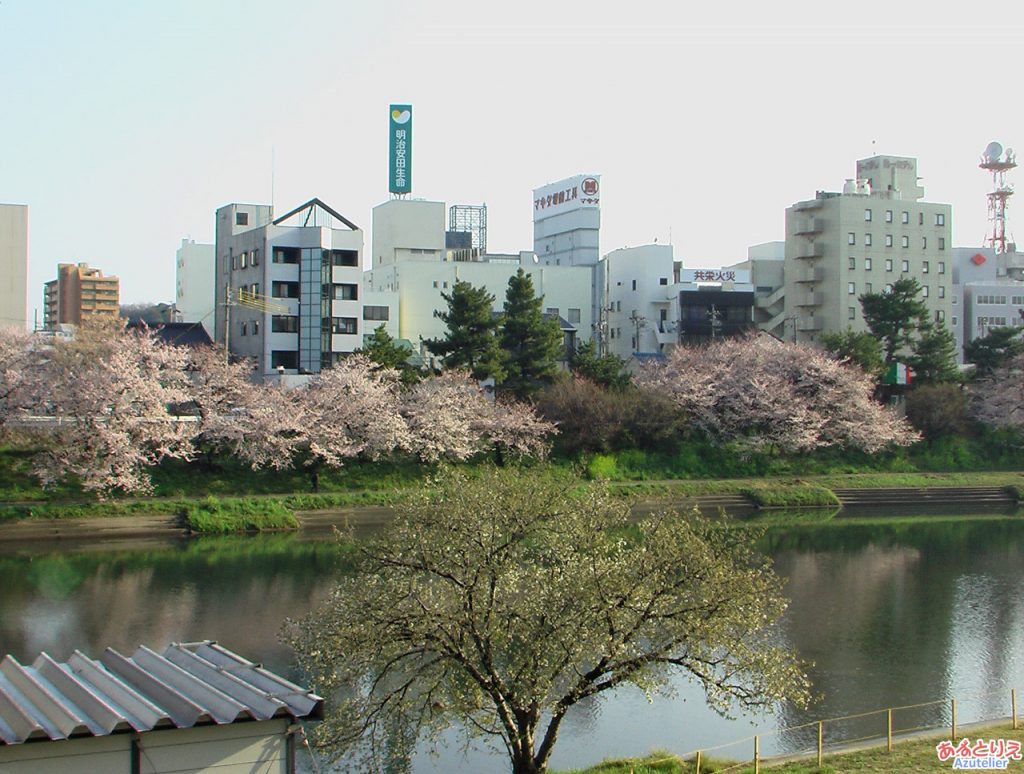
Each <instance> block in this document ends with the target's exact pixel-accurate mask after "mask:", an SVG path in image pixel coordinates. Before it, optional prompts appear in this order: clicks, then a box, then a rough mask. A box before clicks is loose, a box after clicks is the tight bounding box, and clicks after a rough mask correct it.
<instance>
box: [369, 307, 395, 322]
mask: <svg viewBox="0 0 1024 774" xmlns="http://www.w3.org/2000/svg"><path fill="white" fill-rule="evenodd" d="M363 319H364V320H390V319H391V310H390V309H389V308H388V307H386V306H364V307H363Z"/></svg>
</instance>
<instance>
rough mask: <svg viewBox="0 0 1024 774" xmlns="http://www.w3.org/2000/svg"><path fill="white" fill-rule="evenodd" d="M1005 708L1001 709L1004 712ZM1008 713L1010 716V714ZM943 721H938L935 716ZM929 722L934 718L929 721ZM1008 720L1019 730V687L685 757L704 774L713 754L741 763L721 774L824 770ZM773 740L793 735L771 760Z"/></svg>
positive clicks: (831, 721)
mask: <svg viewBox="0 0 1024 774" xmlns="http://www.w3.org/2000/svg"><path fill="white" fill-rule="evenodd" d="M1000 707H1001V708H1000ZM1007 710H1008V711H1009V714H1008V715H1007V714H1006V713H1007ZM936 717H939V718H940V720H939V721H938V722H936V720H935V718H936ZM928 718H931V720H929V719H928ZM1007 718H1009V720H1010V721H1011V723H1012V725H1013V728H1015V729H1016V728H1018V727H1019V726H1018V720H1017V689H1016V688H1011V689H1008V690H1007V689H1004V690H1001V691H993V692H989V693H979V694H972V695H968V696H962V697H960V700H959V701H958V700H957V699H956V698H953V697H948V698H943V699H936V700H935V701H928V702H922V703H920V704H907V705H904V706H900V707H888V708H886V709H879V710H871V711H870V712H861V713H858V714H855V715H844V716H841V717H834V718H827V719H824V720H814V721H810V722H808V723H802V724H800V725H796V726H789V727H787V728H780V729H778V730H776V731H771V732H768V733H764V734H756V735H754V736H748V737H744V738H742V739H737V740H734V741H732V742H726V743H724V744H720V745H716V746H714V747H704V748H701V749H698V750H691V751H690V752H688V753H684V754H683V755H682V756H681V757H682V758H683V759H684V760H687V761H692V762H693V763H694V764H695V766H694V771H696V772H698V774H699V772H700V771H701V766H702V763H704V762H707V761H708V759H709V757H711V756H713V757H714V758H715V759H716V760H718V761H721V759H723V758H724V759H726V760H729V761H737V760H738V762H737V763H732V764H731V765H728V766H725V767H722V766H721V764H720V763H718V764H716V767H715V771H716V772H717V773H718V774H726V772H740V771H744V770H750V768H751V767H753V771H754V772H755V774H760V771H761V766H762V764H769V765H775V764H779V763H783V762H786V761H798V760H807V761H810V760H814V759H815V758H816V759H817V765H818V766H819V767H820V766H821V765H822V763H823V760H824V757H825V755H826V754H832V753H837V752H843V751H849V750H851V749H858V750H859V749H870V748H877V747H885V748H886V750H887V751H888V752H892V746H893V743H894V741H895V740H897V739H902V738H906V737H911V736H914V735H919V734H923V733H928V732H936V733H937V732H941V731H944V730H948V731H949V738H950V740H951V741H953V740H956V739H957V738H959V737H958V732H959V731H963V730H964V728H965V727H966V726H968V725H976V724H978V723H988V722H991V723H995V722H998V721H1001V720H1006V719H1007ZM772 737H788V744H787V745H785V746H786V747H787V748H789V752H786V753H783V754H777V755H771V756H763V755H762V754H761V747H762V743H763V742H764V741H765V740H767V739H771V738H772Z"/></svg>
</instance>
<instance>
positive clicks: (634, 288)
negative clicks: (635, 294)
mask: <svg viewBox="0 0 1024 774" xmlns="http://www.w3.org/2000/svg"><path fill="white" fill-rule="evenodd" d="M633 290H636V280H633Z"/></svg>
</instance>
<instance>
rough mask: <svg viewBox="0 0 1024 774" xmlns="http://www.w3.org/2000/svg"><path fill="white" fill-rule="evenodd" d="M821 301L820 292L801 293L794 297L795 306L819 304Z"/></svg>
mask: <svg viewBox="0 0 1024 774" xmlns="http://www.w3.org/2000/svg"><path fill="white" fill-rule="evenodd" d="M823 303H825V302H824V301H823V299H822V295H821V293H802V294H800V295H799V296H797V299H796V305H797V306H821V305H822V304H823Z"/></svg>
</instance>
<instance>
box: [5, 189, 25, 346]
mask: <svg viewBox="0 0 1024 774" xmlns="http://www.w3.org/2000/svg"><path fill="white" fill-rule="evenodd" d="M4 326H14V327H17V328H25V327H27V326H28V206H26V205H24V204H0V327H4Z"/></svg>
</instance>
